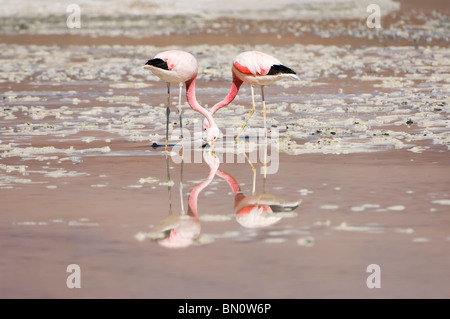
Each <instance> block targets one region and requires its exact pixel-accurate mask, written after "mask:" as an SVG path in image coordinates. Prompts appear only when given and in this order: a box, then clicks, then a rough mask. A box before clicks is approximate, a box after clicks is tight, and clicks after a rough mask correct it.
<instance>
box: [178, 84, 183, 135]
mask: <svg viewBox="0 0 450 319" xmlns="http://www.w3.org/2000/svg"><path fill="white" fill-rule="evenodd" d="M179 85H180V92H179V94H178V114H179V115H180V130H181V138H183V118H182V116H181V92H182V91H183V83H180V84H179Z"/></svg>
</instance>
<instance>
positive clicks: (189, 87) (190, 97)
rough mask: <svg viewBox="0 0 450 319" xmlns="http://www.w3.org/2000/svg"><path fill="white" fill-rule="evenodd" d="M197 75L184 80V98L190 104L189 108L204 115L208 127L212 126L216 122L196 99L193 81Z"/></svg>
mask: <svg viewBox="0 0 450 319" xmlns="http://www.w3.org/2000/svg"><path fill="white" fill-rule="evenodd" d="M196 79H197V77H196V76H195V77H193V78H192V79H190V80H189V81H186V98H187V101H188V103H189V105H190V106H191V108H192V109H193V110H194V111H197V112H199V113H200V114H202V115H203V116H204V117H206V119H207V120H208V122H209V124H210V127H213V126H217V125H216V122H215V121H214V119H213V117H212V114H211V113H209V112H208V111H207V110H206V109H205V108H204V107H203V106H201V105H200V104H199V103H198V101H197V98H196V96H195V81H196Z"/></svg>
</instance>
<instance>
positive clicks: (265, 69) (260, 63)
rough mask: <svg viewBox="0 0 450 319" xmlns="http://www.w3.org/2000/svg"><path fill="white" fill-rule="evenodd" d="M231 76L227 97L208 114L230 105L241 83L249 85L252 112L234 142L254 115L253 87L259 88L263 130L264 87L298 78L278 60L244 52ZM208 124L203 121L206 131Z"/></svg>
mask: <svg viewBox="0 0 450 319" xmlns="http://www.w3.org/2000/svg"><path fill="white" fill-rule="evenodd" d="M231 71H232V74H233V82H232V84H231V88H230V91H229V92H228V94H227V96H226V97H225V98H224V99H223V100H222V101H220V102H218V103H217V104H215V105H214V106H213V107H212V108H211V110H210V113H211V114H214V113H215V112H217V111H218V110H219V109H221V108H222V107H224V106H226V105H228V104H230V103H231V102H232V101H233V100H234V98H235V97H236V95H237V93H238V92H239V88H240V87H241V85H242V83H244V82H245V83H248V84H250V88H251V91H252V110H251V112H250V115H249V116H248V118H247V120H246V121H245V123H244V125H242V127H241V130H240V131H239V134H238V135H237V136H236V141H237V139H238V138H239V136H240V135H241V133H242V131H243V130H244V128H245V126H246V125H247V122H248V121H249V120H250V117H252V115H253V113H255V94H254V90H253V86H254V85H259V86H260V87H261V97H262V103H263V118H264V128H266V102H265V100H264V86H266V85H270V84H272V83H274V82H276V81H279V80H282V79H289V78H291V79H296V80H298V77H297V75H296V73H295V71H293V70H292V69H290V68H288V67H287V66H284V65H283V64H282V63H281V62H280V61H279V60H278V59H276V58H274V57H273V56H271V55H268V54H266V53H263V52H259V51H246V52H242V53H240V54H239V55H238V56H236V58H235V59H234V61H233V66H232V68H231ZM209 127H210V123H209V122H208V120H207V119H205V120H204V121H203V128H204V129H208V128H209Z"/></svg>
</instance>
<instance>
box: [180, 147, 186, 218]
mask: <svg viewBox="0 0 450 319" xmlns="http://www.w3.org/2000/svg"><path fill="white" fill-rule="evenodd" d="M183 155H184V154H183ZM182 158H183V157H182ZM183 164H184V158H183V159H182V160H181V169H180V202H181V215H184V214H185V211H184V204H183Z"/></svg>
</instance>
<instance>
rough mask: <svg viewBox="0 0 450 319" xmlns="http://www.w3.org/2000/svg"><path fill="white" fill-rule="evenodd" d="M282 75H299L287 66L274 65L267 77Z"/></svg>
mask: <svg viewBox="0 0 450 319" xmlns="http://www.w3.org/2000/svg"><path fill="white" fill-rule="evenodd" d="M280 73H292V74H297V73H295V71H294V70H292V69H290V68H288V67H287V66H284V65H282V64H274V65H272V67H271V68H270V70H269V73H267V75H276V74H280Z"/></svg>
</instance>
